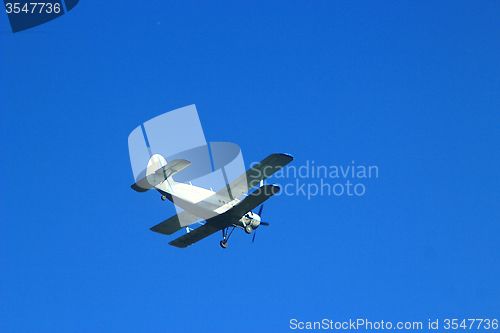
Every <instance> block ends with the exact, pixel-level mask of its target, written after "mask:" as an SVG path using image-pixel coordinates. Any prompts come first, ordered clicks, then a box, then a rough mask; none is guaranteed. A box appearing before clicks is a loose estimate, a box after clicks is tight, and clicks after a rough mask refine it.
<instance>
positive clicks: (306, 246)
mask: <svg viewBox="0 0 500 333" xmlns="http://www.w3.org/2000/svg"><path fill="white" fill-rule="evenodd" d="M499 14H500V3H499V2H496V1H480V2H472V1H469V2H459V1H445V2H431V1H428V2H425V1H418V2H417V1H404V2H400V1H393V2H389V1H384V2H382V1H379V2H375V1H366V2H359V1H354V2H351V1H323V2H320V1H314V2H313V1H309V2H305V1H287V2H277V1H273V2H267V1H266V2H264V1H261V2H255V1H251V2H250V1H247V2H235V1H233V2H229V1H226V2H222V1H217V2H201V1H200V2H194V1H176V2H170V1H147V2H128V1H125V2H119V1H114V2H113V1H112V2H95V1H81V2H80V3H79V4H78V5H77V6H76V7H75V8H74V9H73V10H72V11H71V12H69V13H68V14H66V15H63V16H62V17H60V18H58V19H56V20H54V21H51V22H49V23H46V24H44V25H41V26H39V27H36V28H33V29H30V30H27V31H25V32H21V33H17V34H12V32H10V26H9V23H8V19H7V15H6V14H3V15H0V17H1V21H0V22H1V24H0V30H1V34H0V39H1V45H2V46H1V47H2V51H1V59H0V60H1V62H0V67H1V92H0V94H1V95H0V96H1V126H2V129H1V179H2V185H1V186H2V187H1V236H0V237H1V272H0V274H1V286H2V287H1V296H0V297H1V307H2V309H1V317H0V325H1V326H0V329H1V331H2V332H215V331H221V330H222V331H227V332H256V331H265V332H278V331H288V330H290V328H289V326H290V324H289V322H290V319H292V318H296V319H297V320H299V321H320V320H322V319H324V318H327V319H331V320H333V321H334V322H335V321H348V320H349V319H353V320H355V319H358V318H363V319H368V320H370V321H380V320H384V321H392V322H394V323H396V322H397V321H403V322H404V321H421V322H423V323H424V327H427V323H428V320H429V319H432V320H436V319H439V320H440V326H441V325H442V321H443V320H444V319H446V318H451V319H452V318H457V319H460V320H461V319H467V318H490V319H494V318H497V319H500V300H499V299H500V283H499V281H500V265H499V264H500V262H499V259H500V245H499V239H500V224H499V222H500V221H499V220H500V209H499V195H498V190H499V185H500V177H499V174H500V173H499V170H500V165H499V161H500V154H499V147H500V134H499V125H500V113H499V111H500V110H499V107H500V98H499V97H500V61H499V59H500V42H499V41H500V15H499ZM190 104H196V106H197V108H198V112H199V115H200V119H201V122H202V125H203V128H204V132H205V136H206V138H207V141H228V142H234V143H236V144H238V145H239V146H240V147H241V148H242V151H243V156H244V158H245V162H246V164H247V165H249V164H250V163H251V162H253V161H259V160H261V159H262V158H264V157H265V156H267V155H268V154H270V153H273V152H287V153H291V154H293V155H294V156H295V158H296V159H295V161H294V162H293V163H294V165H295V166H296V167H299V166H302V165H305V164H306V161H313V160H314V162H315V164H316V165H327V166H330V165H338V166H340V165H343V166H348V165H351V164H352V161H355V164H356V165H365V166H369V165H376V166H378V168H379V177H378V178H372V179H368V180H365V181H364V184H365V186H366V193H365V195H363V196H361V197H358V196H346V195H343V196H339V197H337V196H316V197H314V198H311V200H308V199H307V197H306V196H303V195H298V196H297V195H294V196H284V195H281V196H279V197H276V198H272V199H271V200H269V201H268V203H267V204H266V205H265V207H264V214H263V215H264V220H266V221H269V222H271V226H270V227H268V228H264V227H263V228H260V229H259V230H258V233H257V238H256V241H255V243H254V244H252V243H251V236H248V235H246V234H245V233H244V232H242V231H241V230H237V233H235V235H233V237H232V238H231V240H230V242H229V248H228V249H226V250H222V249H221V248H220V247H219V244H218V243H219V240H220V235H214V236H211V237H210V238H207V239H205V240H203V241H201V242H199V243H197V244H195V245H193V246H191V247H189V248H187V249H184V250H180V249H177V248H174V247H171V246H169V245H168V242H169V241H170V240H171V239H173V237H167V236H162V235H158V234H155V233H153V232H151V231H150V230H149V228H150V227H151V226H153V225H155V224H157V223H159V222H160V221H162V220H164V219H165V218H168V217H170V216H171V215H173V214H174V213H175V210H174V207H173V205H172V204H171V203H166V202H162V201H161V200H160V198H159V195H158V193H153V192H148V193H146V194H139V193H136V192H134V191H132V190H131V189H130V185H131V184H132V182H133V176H132V170H131V167H130V161H129V156H128V147H127V137H128V135H129V133H130V132H131V131H132V130H133V129H134V128H135V127H137V126H138V125H140V124H141V123H143V122H145V121H147V120H149V119H151V118H153V117H155V116H157V115H159V114H162V113H164V112H167V111H169V110H173V109H177V108H179V107H183V106H186V105H190ZM275 181H276V182H278V180H277V179H275ZM292 181H294V180H292ZM309 181H310V182H317V180H309ZM339 181H343V180H342V179H340V180H339ZM270 182H272V181H270ZM280 182H281V183H282V182H283V181H282V180H280ZM330 182H331V183H335V182H337V181H336V180H330ZM441 327H442V326H441Z"/></svg>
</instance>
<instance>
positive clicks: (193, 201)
mask: <svg viewBox="0 0 500 333" xmlns="http://www.w3.org/2000/svg"><path fill="white" fill-rule="evenodd" d="M292 160H293V157H292V156H291V155H288V154H271V155H269V156H268V157H266V158H265V159H264V160H262V161H261V162H260V163H258V164H256V165H255V166H254V167H252V168H251V169H249V170H248V171H247V172H246V173H244V174H243V175H241V176H240V177H238V178H237V179H235V180H234V181H233V182H231V183H230V184H228V185H227V186H226V187H224V188H222V189H221V190H220V191H218V192H214V191H212V190H211V189H210V190H207V189H204V188H201V187H198V186H194V185H192V184H191V183H189V184H184V183H177V182H175V181H174V179H173V178H172V176H173V175H174V174H176V173H177V172H179V171H181V170H183V169H184V168H186V167H188V166H189V165H190V164H191V162H189V161H187V160H183V159H176V160H173V161H170V162H169V163H167V161H166V160H165V158H164V157H163V156H161V155H159V154H155V155H153V156H152V157H151V158H150V160H149V162H148V165H147V168H146V177H144V178H142V179H141V180H139V181H137V182H136V183H134V184H133V185H132V189H134V190H135V191H137V192H146V191H148V190H150V189H152V188H154V189H156V190H157V191H158V192H160V194H161V195H162V197H161V199H162V200H166V199H168V200H169V201H172V202H174V203H175V204H176V205H177V206H179V207H181V208H182V209H184V211H183V212H181V213H179V214H177V215H174V216H172V217H171V218H169V219H167V220H165V221H163V222H162V223H160V224H158V225H156V226H154V227H152V228H151V230H152V231H155V232H158V233H160V234H164V235H171V234H173V233H174V232H177V231H179V230H181V229H183V228H184V227H186V229H187V231H188V233H186V234H185V235H183V236H181V237H179V238H177V239H175V240H173V241H171V242H170V243H169V244H170V245H173V246H176V247H179V248H185V247H188V246H190V245H192V244H194V243H196V242H198V241H199V240H201V239H203V238H205V237H208V236H210V235H212V234H213V233H215V232H217V231H219V230H222V240H221V241H220V245H221V246H222V248H227V241H228V239H229V237H230V236H231V234H232V233H233V231H234V229H235V228H241V229H244V230H245V232H246V233H247V234H251V233H252V231H254V230H255V229H257V228H258V227H259V225H269V224H268V223H266V222H262V221H261V217H260V215H261V213H262V206H261V207H260V210H259V213H258V214H256V213H254V212H252V210H253V209H255V208H256V207H257V206H259V205H262V204H263V202H264V201H266V200H267V199H269V198H270V197H271V196H273V195H275V194H276V193H278V192H279V190H280V188H279V186H276V185H263V182H264V180H265V179H266V178H267V177H269V176H271V175H272V174H274V173H275V172H276V171H278V170H279V169H281V168H282V167H284V166H285V165H287V164H288V163H290V162H291V161H292ZM259 184H260V187H259V188H258V189H257V190H255V191H254V192H252V193H250V194H247V192H248V191H249V190H250V189H252V188H253V187H255V186H257V185H259ZM242 196H246V197H245V198H243V199H242V200H239V199H238V198H239V197H242ZM202 219H203V220H205V221H206V223H205V224H204V225H202V226H201V227H198V228H196V229H190V228H189V227H188V226H189V225H191V224H193V223H195V222H197V221H199V220H202ZM230 228H232V229H231V231H229V229H230ZM254 239H255V233H254Z"/></svg>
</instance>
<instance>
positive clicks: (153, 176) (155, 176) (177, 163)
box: [131, 155, 191, 192]
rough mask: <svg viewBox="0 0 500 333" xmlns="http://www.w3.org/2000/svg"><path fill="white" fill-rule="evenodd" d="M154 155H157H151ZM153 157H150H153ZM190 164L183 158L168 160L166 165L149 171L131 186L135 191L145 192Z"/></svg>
mask: <svg viewBox="0 0 500 333" xmlns="http://www.w3.org/2000/svg"><path fill="white" fill-rule="evenodd" d="M155 156H157V155H153V157H155ZM153 157H152V158H151V159H153ZM190 164H191V162H189V161H187V160H183V159H177V160H173V161H170V162H169V163H168V164H167V165H164V166H162V167H160V168H159V169H157V170H155V171H154V172H150V173H149V174H148V175H147V176H146V177H144V178H142V179H141V180H138V181H137V182H135V183H134V184H133V185H132V186H131V187H132V189H133V190H135V191H137V192H146V191H148V190H150V189H152V188H154V187H155V186H156V185H159V184H161V183H163V182H164V181H165V179H167V178H169V177H172V176H173V175H175V174H176V173H177V172H179V171H181V170H183V169H184V168H186V167H187V166H189V165H190ZM148 169H149V167H148ZM148 171H149V170H148Z"/></svg>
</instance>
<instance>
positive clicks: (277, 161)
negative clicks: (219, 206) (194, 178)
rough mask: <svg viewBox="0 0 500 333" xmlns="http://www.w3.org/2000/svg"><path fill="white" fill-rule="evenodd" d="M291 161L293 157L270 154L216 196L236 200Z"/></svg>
mask: <svg viewBox="0 0 500 333" xmlns="http://www.w3.org/2000/svg"><path fill="white" fill-rule="evenodd" d="M291 161H293V156H291V155H288V154H281V153H277V154H271V155H269V156H268V157H266V158H265V159H263V160H262V161H261V162H259V163H257V164H256V165H254V166H253V167H252V168H250V169H249V170H248V171H247V172H245V173H244V174H242V175H241V176H240V177H238V178H236V179H235V180H234V181H233V182H231V183H230V184H229V185H227V186H226V187H224V188H222V189H221V190H220V191H219V192H217V194H219V195H222V196H224V197H225V198H228V199H230V200H233V199H235V198H238V197H240V196H242V195H243V194H246V193H247V192H248V191H249V190H251V189H252V188H254V187H255V186H257V185H258V184H259V183H260V182H261V181H262V180H264V179H266V178H268V177H270V176H271V175H272V174H274V173H275V172H276V171H278V170H279V169H281V168H282V167H284V166H285V165H287V164H288V163H290V162H291Z"/></svg>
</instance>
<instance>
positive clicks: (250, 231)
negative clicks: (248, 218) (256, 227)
mask: <svg viewBox="0 0 500 333" xmlns="http://www.w3.org/2000/svg"><path fill="white" fill-rule="evenodd" d="M252 231H253V229H252V226H250V225H247V226H246V227H245V232H246V233H247V234H249V235H250V234H251V233H252Z"/></svg>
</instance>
